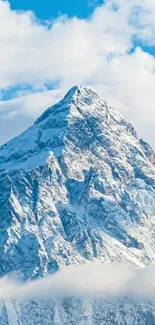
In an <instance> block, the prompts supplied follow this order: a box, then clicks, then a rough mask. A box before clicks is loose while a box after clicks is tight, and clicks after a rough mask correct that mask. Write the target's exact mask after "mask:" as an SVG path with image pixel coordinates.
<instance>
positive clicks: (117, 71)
mask: <svg viewBox="0 0 155 325" xmlns="http://www.w3.org/2000/svg"><path fill="white" fill-rule="evenodd" d="M154 20H155V2H154V0H107V1H106V3H105V4H104V5H102V6H101V7H99V8H97V9H96V10H95V11H94V14H93V15H92V16H91V17H90V18H89V19H88V20H82V19H81V20H80V19H78V18H76V17H75V18H72V19H70V18H68V17H60V18H59V19H57V20H56V21H54V22H49V24H48V26H47V24H46V25H45V24H44V25H42V24H41V22H39V21H38V20H37V19H36V18H35V16H34V14H33V13H32V12H30V11H29V12H16V11H13V10H11V9H10V6H9V3H8V2H6V1H2V0H0V71H1V73H0V89H2V88H3V89H7V88H8V87H13V86H16V85H25V84H28V85H30V86H32V87H33V88H35V89H40V88H43V89H44V88H45V84H47V83H48V82H53V83H55V82H58V84H59V86H58V87H59V89H61V90H62V93H64V91H65V90H67V88H69V87H71V86H73V85H74V84H85V85H87V84H88V85H93V86H94V87H95V88H96V89H97V90H99V92H100V93H101V95H103V96H104V97H105V98H106V99H107V100H109V102H110V104H111V105H114V106H115V107H116V108H117V109H120V110H123V111H124V115H125V116H126V117H127V118H129V119H130V120H132V121H133V123H134V125H135V126H136V128H137V129H138V132H139V134H140V136H143V137H144V138H146V139H147V140H148V141H149V142H150V143H151V144H153V145H154V147H155V141H154V136H153V135H154V125H153V124H154V122H155V104H154V89H155V87H154V85H155V58H154V57H153V56H151V55H150V54H148V53H146V52H144V51H143V49H142V48H140V47H139V48H136V49H135V50H134V51H131V49H132V48H133V46H134V41H133V39H135V38H136V39H139V41H140V40H141V41H144V42H146V44H147V43H148V44H150V45H152V46H153V45H154V43H155V25H154ZM37 95H38V97H37ZM50 95H52V93H51V92H45V91H44V92H43V93H42V94H39V93H38V94H36V95H35V96H34V95H33V96H30V95H28V97H26V96H25V97H22V98H21V99H19V98H18V99H16V101H15V100H13V101H10V102H9V103H3V102H1V103H0V115H1V114H2V112H3V114H5V113H6V114H7V117H9V118H11V117H12V119H13V122H14V123H15V124H16V127H17V133H18V132H19V131H21V128H18V126H17V123H16V121H17V120H18V115H19V114H20V115H21V114H22V115H23V116H24V115H26V120H27V118H29V122H30V121H32V120H33V118H35V117H36V116H37V115H39V114H40V112H41V111H42V109H43V108H45V107H46V106H49V105H51V104H52V103H53V95H52V97H51V100H50V97H49V96H50ZM54 98H55V99H56V97H55V96H54ZM57 98H58V97H57ZM24 100H25V101H24ZM45 104H46V105H45ZM15 106H16V107H15ZM8 113H9V115H8ZM26 120H25V121H26ZM2 122H3V125H4V123H6V118H5V119H4V118H3V121H2ZM2 122H0V123H2ZM7 123H8V120H7ZM26 126H27V122H26V123H25V125H24V122H23V128H24V127H26ZM10 131H11V129H10ZM11 135H12V133H9V132H8V138H9V137H10V136H11ZM13 135H14V132H13ZM2 136H3V139H2V140H1V142H3V140H4V139H7V136H6V137H5V136H4V135H3V134H2Z"/></svg>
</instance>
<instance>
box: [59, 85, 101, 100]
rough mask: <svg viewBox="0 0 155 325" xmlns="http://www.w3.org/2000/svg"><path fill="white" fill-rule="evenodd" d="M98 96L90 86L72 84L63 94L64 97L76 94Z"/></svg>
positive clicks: (75, 95)
mask: <svg viewBox="0 0 155 325" xmlns="http://www.w3.org/2000/svg"><path fill="white" fill-rule="evenodd" d="M93 95H94V96H99V94H98V93H97V92H96V91H95V90H94V89H93V88H92V87H87V86H80V85H76V86H73V87H72V88H71V89H70V90H69V91H68V92H67V94H66V95H65V97H64V98H71V97H78V96H88V97H89V96H93Z"/></svg>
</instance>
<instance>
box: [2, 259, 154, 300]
mask: <svg viewBox="0 0 155 325" xmlns="http://www.w3.org/2000/svg"><path fill="white" fill-rule="evenodd" d="M90 270H91V272H90ZM154 274H155V266H154V265H152V266H150V267H146V268H143V269H136V268H134V267H131V266H128V265H119V264H99V263H92V262H88V263H87V264H85V265H79V266H67V267H63V268H62V269H61V271H60V272H58V273H56V274H55V275H53V276H47V277H45V278H42V279H39V280H36V281H32V282H28V283H19V282H16V281H15V280H13V279H10V278H8V277H5V278H1V279H0V298H1V299H10V298H11V299H12V298H24V299H27V298H29V299H30V298H35V297H36V298H37V297H39V298H42V297H43V298H49V297H66V296H67V297H68V296H72V297H77V296H78V297H89V298H90V297H103V298H104V299H113V298H123V297H129V298H132V299H142V300H147V301H152V300H154V299H155V284H154V283H155V281H154V277H155V276H154Z"/></svg>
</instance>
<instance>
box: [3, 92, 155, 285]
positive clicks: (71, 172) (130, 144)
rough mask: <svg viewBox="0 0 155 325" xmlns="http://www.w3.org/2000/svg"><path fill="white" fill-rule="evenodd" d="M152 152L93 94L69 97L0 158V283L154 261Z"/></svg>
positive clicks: (154, 172)
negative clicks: (14, 275) (72, 268)
mask: <svg viewBox="0 0 155 325" xmlns="http://www.w3.org/2000/svg"><path fill="white" fill-rule="evenodd" d="M154 225H155V168H154V153H153V151H152V149H151V148H150V147H149V146H148V145H147V144H146V143H145V142H144V141H142V140H139V139H138V138H137V135H136V132H135V130H134V128H133V126H132V125H131V123H128V122H126V121H125V119H124V118H123V117H122V116H121V114H119V113H118V112H116V111H115V110H114V109H112V108H111V107H109V106H108V104H107V102H106V101H104V100H103V99H102V98H100V96H99V95H98V94H97V93H96V92H95V91H93V90H91V89H88V88H85V87H74V88H72V89H71V90H70V91H69V92H68V93H67V95H66V96H65V97H64V99H63V100H62V101H60V102H59V103H58V104H56V105H55V106H53V107H51V108H49V109H48V110H47V111H46V112H45V113H44V114H43V115H42V116H41V117H40V118H39V119H38V120H37V121H36V122H35V123H34V125H33V126H32V127H30V128H29V129H28V130H26V131H25V132H24V133H22V134H21V135H20V136H18V137H16V138H14V139H13V140H12V141H10V142H8V143H7V144H5V145H3V146H2V147H1V149H0V274H1V275H4V274H7V273H10V272H13V271H16V272H19V273H20V274H22V277H23V278H24V279H27V278H36V277H38V276H43V275H45V274H46V273H53V272H55V271H56V270H57V269H58V268H59V266H60V265H62V264H67V265H68V264H76V263H83V262H84V261H85V260H94V259H97V260H99V261H101V262H105V261H117V262H129V263H131V264H134V265H137V266H144V265H146V264H149V263H152V262H153V261H155V227H154Z"/></svg>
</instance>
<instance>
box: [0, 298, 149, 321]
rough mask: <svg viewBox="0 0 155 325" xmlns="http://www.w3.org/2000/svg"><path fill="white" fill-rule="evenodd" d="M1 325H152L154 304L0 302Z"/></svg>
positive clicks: (124, 301) (42, 301)
mask: <svg viewBox="0 0 155 325" xmlns="http://www.w3.org/2000/svg"><path fill="white" fill-rule="evenodd" d="M0 324H2V325H18V324H20V325H51V324H52V325H155V304H153V303H148V302H142V301H141V302H138V301H137V302H136V301H132V300H129V299H125V300H121V299H120V300H117V301H105V300H103V299H96V300H95V299H84V300H82V299H79V298H74V299H73V298H66V299H57V300H56V299H51V300H41V299H38V300H32V301H27V300H26V301H23V300H21V301H11V302H10V301H7V302H4V301H1V302H0Z"/></svg>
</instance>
